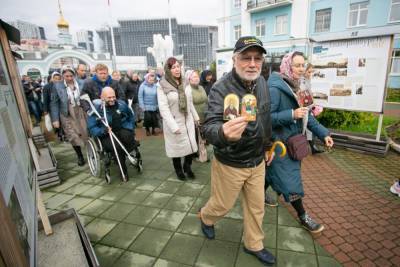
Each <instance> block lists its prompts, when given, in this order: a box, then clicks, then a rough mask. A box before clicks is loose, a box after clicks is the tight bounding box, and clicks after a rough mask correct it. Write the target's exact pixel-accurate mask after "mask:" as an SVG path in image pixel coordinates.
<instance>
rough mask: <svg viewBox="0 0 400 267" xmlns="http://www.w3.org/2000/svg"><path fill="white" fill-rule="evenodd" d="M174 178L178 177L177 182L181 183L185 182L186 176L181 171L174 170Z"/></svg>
mask: <svg viewBox="0 0 400 267" xmlns="http://www.w3.org/2000/svg"><path fill="white" fill-rule="evenodd" d="M175 173H176V176H177V177H178V179H179V180H181V181H186V176H185V174H184V173H183V171H181V170H175Z"/></svg>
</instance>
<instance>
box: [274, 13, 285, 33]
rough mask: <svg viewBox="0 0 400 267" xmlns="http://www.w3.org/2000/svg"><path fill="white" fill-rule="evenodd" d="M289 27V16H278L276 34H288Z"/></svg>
mask: <svg viewBox="0 0 400 267" xmlns="http://www.w3.org/2000/svg"><path fill="white" fill-rule="evenodd" d="M287 28H288V16H287V15H282V16H276V22H275V34H286V33H287Z"/></svg>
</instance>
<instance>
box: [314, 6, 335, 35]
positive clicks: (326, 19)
mask: <svg viewBox="0 0 400 267" xmlns="http://www.w3.org/2000/svg"><path fill="white" fill-rule="evenodd" d="M331 13H332V8H327V9H321V10H317V11H316V12H315V32H328V31H329V30H330V28H331Z"/></svg>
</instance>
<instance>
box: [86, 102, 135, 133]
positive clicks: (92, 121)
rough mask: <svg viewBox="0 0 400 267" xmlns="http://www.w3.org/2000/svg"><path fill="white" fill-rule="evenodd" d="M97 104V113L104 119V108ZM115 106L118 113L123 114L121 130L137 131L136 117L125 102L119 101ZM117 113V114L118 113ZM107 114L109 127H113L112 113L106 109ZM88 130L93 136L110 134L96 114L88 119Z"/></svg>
mask: <svg viewBox="0 0 400 267" xmlns="http://www.w3.org/2000/svg"><path fill="white" fill-rule="evenodd" d="M99 102H100V101H99ZM99 102H97V103H95V104H94V106H95V108H96V110H97V112H98V113H99V114H100V116H102V117H103V114H104V111H103V106H102V105H101V104H100V103H101V102H100V103H99ZM115 105H117V106H118V107H117V108H118V111H119V112H121V114H122V118H121V128H124V129H127V130H132V131H133V130H134V129H135V123H134V121H135V117H134V115H133V113H132V111H131V110H130V109H129V108H128V105H127V104H125V102H123V101H121V100H118V101H117V102H116V103H115ZM118 111H117V112H118ZM106 114H107V120H108V123H109V125H112V123H113V121H112V112H111V111H110V110H109V109H107V108H106ZM87 125H88V129H89V132H90V134H91V135H92V136H97V137H100V136H104V135H106V134H107V133H108V131H107V129H106V127H105V126H104V124H103V123H102V122H101V120H100V119H99V118H98V117H97V115H96V114H94V113H92V115H90V116H89V117H88V121H87Z"/></svg>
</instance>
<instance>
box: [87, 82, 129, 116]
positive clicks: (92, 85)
mask: <svg viewBox="0 0 400 267" xmlns="http://www.w3.org/2000/svg"><path fill="white" fill-rule="evenodd" d="M106 86H110V87H111V88H113V89H114V90H115V96H116V97H117V98H118V99H120V100H124V101H125V93H124V91H123V90H122V88H121V87H120V84H119V82H118V81H113V80H112V79H111V76H108V78H107V80H106V81H105V82H101V81H100V80H99V79H97V76H96V75H94V76H93V77H92V78H91V79H87V80H86V81H85V83H84V84H83V89H82V90H81V95H84V94H88V95H89V97H90V99H91V100H92V101H93V100H95V99H100V96H101V91H102V90H103V88H104V87H106ZM81 106H82V108H83V110H84V111H85V112H87V111H88V110H90V105H89V103H87V102H86V101H85V100H82V101H81Z"/></svg>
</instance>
